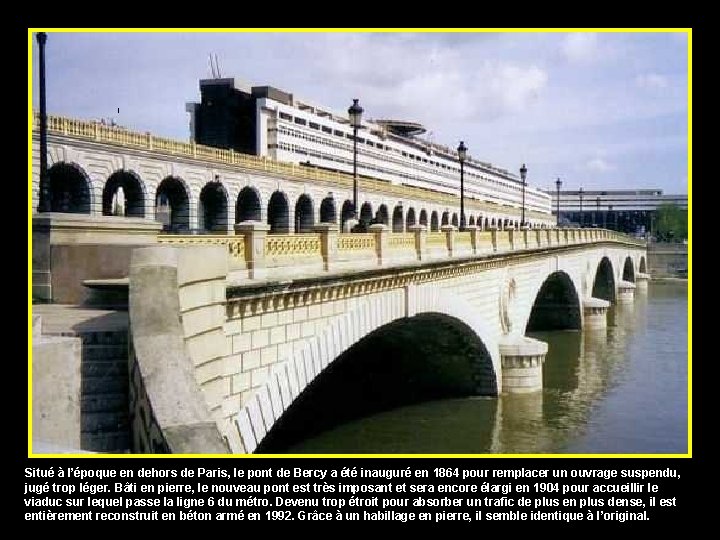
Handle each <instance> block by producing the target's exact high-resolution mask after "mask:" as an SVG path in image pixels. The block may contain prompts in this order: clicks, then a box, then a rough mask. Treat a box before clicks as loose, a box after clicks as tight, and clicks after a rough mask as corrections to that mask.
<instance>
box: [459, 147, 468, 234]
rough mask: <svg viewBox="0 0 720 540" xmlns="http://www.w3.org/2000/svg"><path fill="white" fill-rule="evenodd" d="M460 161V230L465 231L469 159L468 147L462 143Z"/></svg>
mask: <svg viewBox="0 0 720 540" xmlns="http://www.w3.org/2000/svg"><path fill="white" fill-rule="evenodd" d="M457 153H458V160H460V230H461V231H464V230H465V169H464V163H465V158H466V157H467V146H465V143H464V142H463V141H460V146H458V147H457Z"/></svg>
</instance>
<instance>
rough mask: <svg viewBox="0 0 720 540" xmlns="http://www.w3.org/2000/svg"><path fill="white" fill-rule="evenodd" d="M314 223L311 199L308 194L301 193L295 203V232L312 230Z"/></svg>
mask: <svg viewBox="0 0 720 540" xmlns="http://www.w3.org/2000/svg"><path fill="white" fill-rule="evenodd" d="M314 225H315V213H314V210H313V201H312V199H311V198H310V195H308V194H306V193H303V194H302V195H300V196H299V197H298V200H297V202H296V203H295V232H296V233H309V232H313V226H314Z"/></svg>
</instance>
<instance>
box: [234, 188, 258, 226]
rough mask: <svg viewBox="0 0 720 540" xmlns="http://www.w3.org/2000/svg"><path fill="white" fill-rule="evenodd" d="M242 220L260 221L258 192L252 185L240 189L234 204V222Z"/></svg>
mask: <svg viewBox="0 0 720 540" xmlns="http://www.w3.org/2000/svg"><path fill="white" fill-rule="evenodd" d="M243 221H262V201H261V199H260V192H259V191H258V190H257V189H255V188H254V187H252V186H245V187H244V188H242V189H241V190H240V193H239V194H238V198H237V203H236V204H235V222H236V223H241V222H243Z"/></svg>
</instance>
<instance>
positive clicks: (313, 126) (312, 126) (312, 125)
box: [310, 122, 320, 129]
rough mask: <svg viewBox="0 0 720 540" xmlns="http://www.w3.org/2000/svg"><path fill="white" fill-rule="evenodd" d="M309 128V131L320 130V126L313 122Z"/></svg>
mask: <svg viewBox="0 0 720 540" xmlns="http://www.w3.org/2000/svg"><path fill="white" fill-rule="evenodd" d="M310 128H311V129H320V124H316V123H315V122H310Z"/></svg>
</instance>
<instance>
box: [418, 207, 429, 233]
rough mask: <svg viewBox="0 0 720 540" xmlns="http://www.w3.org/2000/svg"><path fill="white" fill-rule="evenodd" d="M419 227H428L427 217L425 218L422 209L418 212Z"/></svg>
mask: <svg viewBox="0 0 720 540" xmlns="http://www.w3.org/2000/svg"><path fill="white" fill-rule="evenodd" d="M420 225H422V226H424V227H425V228H427V226H428V217H427V210H425V209H424V208H423V209H421V210H420Z"/></svg>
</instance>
